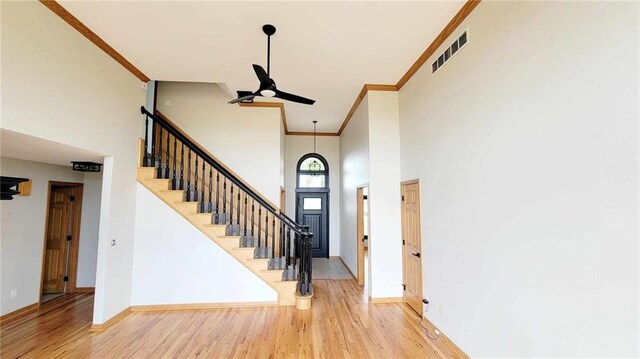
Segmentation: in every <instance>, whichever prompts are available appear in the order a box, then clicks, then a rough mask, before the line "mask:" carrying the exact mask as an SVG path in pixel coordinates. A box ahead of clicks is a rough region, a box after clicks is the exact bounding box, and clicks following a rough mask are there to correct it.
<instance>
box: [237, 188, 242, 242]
mask: <svg viewBox="0 0 640 359" xmlns="http://www.w3.org/2000/svg"><path fill="white" fill-rule="evenodd" d="M237 204H238V208H237V209H236V211H237V213H236V228H237V229H236V230H237V231H238V233H237V234H238V235H239V234H240V209H241V208H240V188H238V203H237Z"/></svg>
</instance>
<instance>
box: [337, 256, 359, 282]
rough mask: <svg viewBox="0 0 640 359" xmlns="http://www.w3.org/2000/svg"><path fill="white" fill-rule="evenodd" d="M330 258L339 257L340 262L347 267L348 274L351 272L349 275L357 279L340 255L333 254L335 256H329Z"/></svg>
mask: <svg viewBox="0 0 640 359" xmlns="http://www.w3.org/2000/svg"><path fill="white" fill-rule="evenodd" d="M331 258H338V259H340V262H342V265H344V267H345V268H347V270H348V271H349V274H351V277H352V278H353V279H358V278H357V277H356V276H355V274H353V272H352V271H351V268H349V266H348V265H347V263H345V262H344V260H342V257H340V256H335V257H331Z"/></svg>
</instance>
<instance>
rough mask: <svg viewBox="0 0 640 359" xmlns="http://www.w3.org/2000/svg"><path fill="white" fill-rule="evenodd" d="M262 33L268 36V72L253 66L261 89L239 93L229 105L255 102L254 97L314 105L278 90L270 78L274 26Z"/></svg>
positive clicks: (300, 97)
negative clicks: (274, 98)
mask: <svg viewBox="0 0 640 359" xmlns="http://www.w3.org/2000/svg"><path fill="white" fill-rule="evenodd" d="M262 31H264V33H265V34H266V35H267V71H265V70H264V68H263V67H262V66H260V65H256V64H253V71H255V72H256V76H258V80H260V87H259V88H258V90H256V92H251V91H238V98H236V99H234V100H231V101H229V103H238V102H253V99H254V97H276V98H280V99H283V100H287V101H292V102H297V103H302V104H305V105H313V104H314V103H315V102H316V101H315V100H311V99H308V98H306V97H302V96H298V95H294V94H291V93H287V92H284V91H280V90H278V89H277V88H276V83H275V81H273V79H271V78H270V77H269V71H270V67H271V66H270V65H271V35H273V34H275V33H276V28H275V26H273V25H269V24H266V25H264V26H263V27H262Z"/></svg>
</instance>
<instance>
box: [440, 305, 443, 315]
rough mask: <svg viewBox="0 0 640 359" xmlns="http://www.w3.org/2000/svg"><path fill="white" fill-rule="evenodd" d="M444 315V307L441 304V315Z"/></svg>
mask: <svg viewBox="0 0 640 359" xmlns="http://www.w3.org/2000/svg"><path fill="white" fill-rule="evenodd" d="M443 315H444V307H443V306H442V304H440V316H443Z"/></svg>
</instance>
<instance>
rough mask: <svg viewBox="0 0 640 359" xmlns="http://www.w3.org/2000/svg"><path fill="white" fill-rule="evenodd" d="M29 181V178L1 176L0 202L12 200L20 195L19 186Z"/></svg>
mask: <svg viewBox="0 0 640 359" xmlns="http://www.w3.org/2000/svg"><path fill="white" fill-rule="evenodd" d="M28 180H29V179H28V178H20V177H5V176H0V200H12V199H13V196H15V195H17V194H20V192H19V191H18V185H19V184H20V183H22V182H27V181H28Z"/></svg>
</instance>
